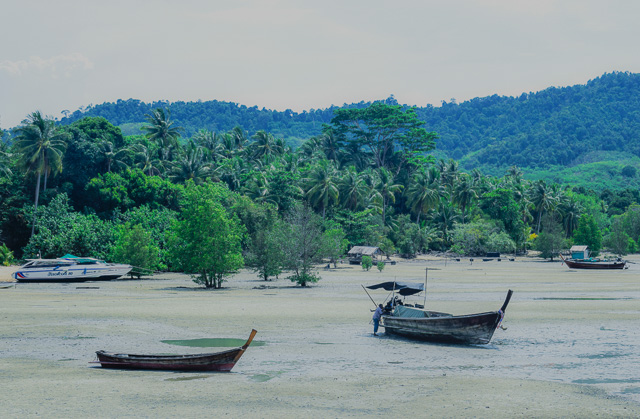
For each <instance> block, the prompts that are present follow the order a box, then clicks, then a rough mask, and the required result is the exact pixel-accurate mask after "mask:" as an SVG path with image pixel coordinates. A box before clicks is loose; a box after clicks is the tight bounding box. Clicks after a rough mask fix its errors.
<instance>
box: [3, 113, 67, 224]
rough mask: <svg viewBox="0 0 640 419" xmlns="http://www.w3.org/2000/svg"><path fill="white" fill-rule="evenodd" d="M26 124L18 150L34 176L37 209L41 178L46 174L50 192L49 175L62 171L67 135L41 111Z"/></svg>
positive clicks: (22, 128) (17, 137) (16, 145)
mask: <svg viewBox="0 0 640 419" xmlns="http://www.w3.org/2000/svg"><path fill="white" fill-rule="evenodd" d="M27 121H28V122H27V123H26V124H23V125H21V126H20V127H18V128H17V129H16V132H17V136H16V142H15V148H16V150H17V153H18V154H19V155H21V162H22V166H23V168H24V169H25V171H26V172H27V173H31V172H33V173H35V174H36V176H37V178H38V181H37V183H36V197H35V205H34V216H35V210H37V209H38V198H39V197H40V177H41V176H42V175H43V174H44V189H45V190H46V189H47V177H48V175H49V174H50V173H52V172H53V174H54V175H55V174H57V173H59V172H61V171H62V156H63V154H64V150H65V148H66V142H65V139H66V137H67V136H66V134H65V133H64V132H62V131H60V130H58V129H57V128H56V125H55V122H54V121H53V120H48V119H45V118H44V117H43V116H42V114H41V113H40V112H39V111H36V112H33V113H32V114H31V115H29V116H28V117H27ZM35 226H36V224H35V219H34V221H33V224H32V226H31V236H33V234H34V231H35Z"/></svg>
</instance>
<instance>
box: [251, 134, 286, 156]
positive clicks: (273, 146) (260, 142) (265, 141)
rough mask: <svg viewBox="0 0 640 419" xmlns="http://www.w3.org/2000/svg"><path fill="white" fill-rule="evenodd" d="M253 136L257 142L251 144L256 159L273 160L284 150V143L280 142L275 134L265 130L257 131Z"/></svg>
mask: <svg viewBox="0 0 640 419" xmlns="http://www.w3.org/2000/svg"><path fill="white" fill-rule="evenodd" d="M253 138H254V139H255V142H254V143H253V144H251V147H252V148H253V150H254V152H253V158H254V159H257V160H260V159H264V160H265V161H266V162H271V161H272V160H273V157H274V156H277V155H280V154H282V152H283V151H284V150H281V148H282V144H281V143H278V142H277V141H276V139H275V138H274V137H273V135H271V134H269V133H267V132H265V131H262V130H260V131H258V132H256V133H255V135H254V136H253Z"/></svg>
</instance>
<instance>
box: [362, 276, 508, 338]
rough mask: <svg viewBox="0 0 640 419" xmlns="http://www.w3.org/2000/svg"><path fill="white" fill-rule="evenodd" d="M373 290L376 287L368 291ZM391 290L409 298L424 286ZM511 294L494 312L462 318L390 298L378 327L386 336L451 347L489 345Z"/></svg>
mask: <svg viewBox="0 0 640 419" xmlns="http://www.w3.org/2000/svg"><path fill="white" fill-rule="evenodd" d="M373 287H376V285H374V286H371V287H367V288H373ZM398 288H400V289H399V290H398ZM385 289H387V288H385ZM393 289H394V290H398V291H399V293H401V295H411V294H410V293H411V292H412V291H415V293H418V292H420V291H422V290H423V289H424V287H423V284H415V287H414V288H411V284H406V283H405V284H401V285H400V286H398V285H395V286H394V288H393ZM512 294H513V291H512V290H509V291H508V292H507V296H506V298H505V300H504V303H503V304H502V307H501V308H500V309H499V310H497V311H488V312H485V313H475V314H465V315H452V314H449V313H442V312H437V311H429V310H424V309H423V308H421V307H422V306H421V305H419V304H416V305H413V306H411V305H404V304H402V302H401V301H400V300H399V298H397V297H392V300H391V304H387V308H386V309H385V312H384V313H383V314H382V323H381V326H382V327H384V328H385V333H387V334H389V335H398V336H404V337H407V338H411V339H417V340H423V341H429V342H439V343H454V344H481V345H483V344H488V343H489V342H490V341H491V338H492V337H493V333H494V332H495V330H496V329H497V328H498V327H499V326H500V324H501V322H502V320H503V318H504V313H505V311H506V309H507V305H509V300H511V295H512Z"/></svg>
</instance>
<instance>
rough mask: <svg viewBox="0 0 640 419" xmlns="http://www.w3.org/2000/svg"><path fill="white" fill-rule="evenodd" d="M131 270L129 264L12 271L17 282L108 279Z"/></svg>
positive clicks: (120, 275)
mask: <svg viewBox="0 0 640 419" xmlns="http://www.w3.org/2000/svg"><path fill="white" fill-rule="evenodd" d="M130 271H131V266H129V265H104V266H83V265H72V266H65V267H60V268H58V269H55V268H53V269H51V268H37V267H36V268H21V269H20V270H18V271H16V272H15V273H14V278H15V279H16V280H17V281H18V282H84V281H109V280H112V279H117V278H120V277H122V276H124V275H126V274H128V273H129V272H130Z"/></svg>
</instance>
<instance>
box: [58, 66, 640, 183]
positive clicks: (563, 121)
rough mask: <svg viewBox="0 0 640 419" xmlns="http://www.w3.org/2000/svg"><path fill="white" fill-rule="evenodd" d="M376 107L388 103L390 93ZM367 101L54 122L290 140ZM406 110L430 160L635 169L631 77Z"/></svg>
mask: <svg viewBox="0 0 640 419" xmlns="http://www.w3.org/2000/svg"><path fill="white" fill-rule="evenodd" d="M382 103H385V104H388V105H398V103H397V102H396V100H395V99H394V98H393V96H391V97H389V98H388V99H386V100H384V101H382ZM369 105H371V103H365V102H360V103H356V104H350V105H347V104H345V105H343V106H341V107H336V106H331V107H329V108H327V109H322V110H318V109H311V110H309V111H304V112H301V113H298V112H293V111H291V110H289V109H288V110H285V111H275V110H268V109H264V108H262V109H258V107H256V106H254V107H246V106H243V105H239V104H236V103H230V102H220V101H198V102H171V103H169V102H154V103H149V104H147V103H144V102H141V101H139V100H134V99H129V100H118V101H117V102H116V103H103V104H101V105H95V106H89V107H87V108H84V109H81V110H78V111H75V112H73V113H71V114H69V115H68V117H66V118H63V120H62V121H61V122H62V123H63V124H69V123H72V122H74V123H75V121H79V120H82V119H83V118H86V117H89V116H90V117H103V118H106V119H107V120H109V121H110V122H111V123H112V124H114V125H117V126H121V127H123V128H124V129H126V130H127V134H129V135H131V134H140V133H142V131H141V128H142V127H143V125H144V123H145V122H146V117H145V115H149V114H151V113H152V112H153V110H154V109H158V108H167V109H170V110H171V116H172V118H173V120H174V121H175V122H176V124H177V125H178V126H181V127H183V129H184V132H183V133H182V134H183V135H184V136H185V137H187V138H189V137H193V136H195V135H196V134H197V133H198V132H199V131H201V130H206V131H209V132H216V133H219V132H227V131H230V130H231V129H233V128H234V127H236V126H239V127H241V128H242V129H243V130H244V131H245V132H248V133H249V135H253V134H255V133H256V132H258V131H261V130H262V131H265V132H269V133H271V134H273V135H275V136H276V137H278V138H284V139H285V140H287V141H288V142H289V143H290V144H292V145H294V146H297V145H299V144H301V142H302V141H304V140H305V139H308V138H310V137H313V136H316V135H319V134H320V133H321V132H322V127H323V125H324V124H328V123H330V121H331V119H332V118H334V112H335V111H341V110H344V109H366V108H368V107H369ZM404 108H405V109H407V108H406V107H404ZM415 112H416V115H417V117H418V118H419V119H421V120H422V121H424V122H426V126H427V127H428V129H429V130H430V131H433V132H437V133H438V136H439V140H438V152H437V156H439V157H442V158H445V159H447V158H453V159H456V160H459V161H460V162H461V164H462V166H463V167H464V168H465V169H467V170H471V169H474V168H479V169H482V170H483V171H484V172H485V173H492V174H499V173H501V171H503V170H504V169H506V168H507V167H509V166H512V165H517V166H519V167H523V168H527V169H528V173H531V174H532V176H533V177H537V178H541V177H542V178H545V179H546V180H553V181H558V180H563V178H562V177H561V178H558V179H556V178H555V177H556V176H564V177H566V176H567V175H570V174H571V173H568V172H566V168H567V167H573V166H576V165H578V166H581V165H583V164H593V163H596V162H604V161H607V160H612V159H611V157H612V153H613V154H615V156H614V160H628V159H629V157H635V158H636V160H632V161H626V162H625V163H623V164H621V165H620V166H619V167H617V166H611V168H612V169H613V170H614V171H615V177H619V176H621V175H622V170H623V169H624V168H625V167H627V166H630V167H632V168H635V169H638V168H640V159H637V158H639V157H640V142H638V140H637V139H638V138H639V137H640V74H633V73H620V72H616V73H609V74H604V75H603V76H601V77H598V78H595V79H593V80H590V81H589V82H587V83H586V84H585V85H576V86H568V87H551V88H548V89H546V90H543V91H540V92H531V93H523V94H522V95H520V96H518V97H505V96H498V95H493V96H488V97H483V98H475V99H472V100H469V101H466V102H463V103H457V102H456V100H455V99H451V100H450V101H449V102H445V101H443V102H442V106H432V105H427V106H424V107H417V108H416V109H415ZM563 170H564V172H562V171H563ZM629 170H630V169H627V170H626V171H625V173H626V175H628V174H629V173H630V172H629ZM538 171H540V172H541V173H542V176H538V175H537V173H538ZM534 172H535V173H536V174H534ZM557 172H561V173H562V174H558V173H557ZM574 175H575V174H574ZM626 175H624V176H626ZM576 177H577V178H578V179H579V180H581V178H583V177H584V176H582V175H581V174H580V173H578V174H577V176H576ZM633 177H634V178H635V176H633ZM571 181H573V179H571ZM594 181H596V180H595V179H594ZM634 184H635V185H637V183H634Z"/></svg>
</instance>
